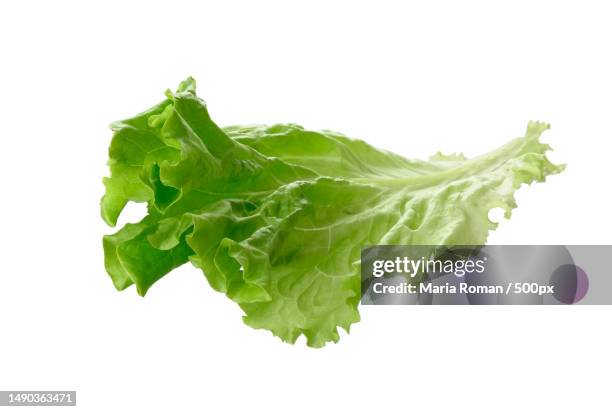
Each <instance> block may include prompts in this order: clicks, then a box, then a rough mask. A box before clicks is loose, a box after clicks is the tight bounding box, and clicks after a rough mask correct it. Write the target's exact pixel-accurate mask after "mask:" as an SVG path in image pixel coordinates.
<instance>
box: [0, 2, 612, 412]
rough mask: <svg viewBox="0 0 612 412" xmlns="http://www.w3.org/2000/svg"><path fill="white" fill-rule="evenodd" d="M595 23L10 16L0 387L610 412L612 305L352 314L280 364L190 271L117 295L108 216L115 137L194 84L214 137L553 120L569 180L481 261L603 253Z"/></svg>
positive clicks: (461, 143) (358, 8)
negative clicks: (277, 128)
mask: <svg viewBox="0 0 612 412" xmlns="http://www.w3.org/2000/svg"><path fill="white" fill-rule="evenodd" d="M607 4H609V2H605V1H601V2H595V1H580V2H578V1H576V2H564V1H550V2H542V1H533V0H532V1H512V2H504V4H503V5H502V3H501V2H491V1H481V2H478V1H460V2H456V1H426V2H425V1H423V2H386V1H375V2H369V3H358V2H331V1H326V2H320V3H319V2H315V1H308V2H302V3H301V5H296V4H290V2H286V1H285V2H280V1H279V2H269V1H265V2H261V1H257V2H248V1H244V2H235V1H223V2H215V3H214V4H213V3H208V2H201V1H200V2H192V3H186V2H180V1H164V2H159V3H156V2H143V3H141V4H137V3H129V2H126V1H121V2H113V1H104V2H98V3H90V2H72V3H71V2H64V1H48V2H46V1H39V2H30V1H20V2H16V1H15V2H10V1H7V2H3V3H2V5H1V6H0V47H1V49H0V53H1V56H0V61H1V63H0V73H1V76H0V92H1V97H0V119H1V124H0V134H1V139H2V146H1V147H2V149H1V151H0V153H1V161H0V176H1V180H0V182H1V183H0V184H1V186H0V193H1V194H0V196H1V198H0V216H1V218H2V226H1V229H0V230H1V231H0V234H1V235H0V243H1V247H0V251H1V252H0V253H1V257H2V261H1V262H0V389H5V390H8V389H22V390H23V389H31V390H35V389H39V390H44V389H66V390H68V389H75V390H77V391H78V404H79V405H78V407H77V409H78V410H83V411H109V410H125V411H128V410H129V411H156V410H177V411H195V410H210V411H218V410H248V411H258V410H266V411H272V410H296V411H317V410H321V411H325V410H362V409H363V410H379V409H378V408H380V410H477V411H478V410H482V411H484V410H501V411H515V410H610V407H611V401H610V395H609V393H610V391H609V384H610V371H611V368H612V360H611V357H612V356H611V349H610V348H611V347H612V345H611V344H612V337H611V334H610V316H611V315H612V308H610V307H364V308H362V309H361V314H362V318H363V319H362V321H361V322H360V323H358V324H356V325H354V328H353V330H352V333H351V334H350V335H348V336H343V337H342V339H341V341H340V343H339V344H336V345H334V344H331V345H328V346H327V347H325V348H324V349H321V350H313V349H309V348H307V347H306V346H305V345H304V342H303V341H299V342H298V343H297V344H296V345H295V346H291V345H287V344H284V343H282V342H280V341H279V340H278V339H276V338H273V337H272V336H271V335H270V334H269V333H268V332H265V331H255V330H252V329H250V328H248V327H247V326H245V325H243V324H242V322H241V319H240V315H241V313H240V310H239V308H238V307H237V306H236V305H235V304H234V303H232V302H231V301H230V300H229V299H227V298H226V297H225V296H223V295H221V294H218V293H215V292H214V291H212V289H211V288H210V287H209V286H208V285H207V283H206V281H205V279H204V277H203V276H202V274H201V272H199V271H198V270H196V269H195V268H193V267H190V266H188V265H185V266H184V267H182V268H180V269H179V270H176V271H175V272H173V273H172V274H171V275H168V276H167V277H166V278H164V279H162V280H161V281H160V282H159V283H158V284H157V285H155V286H154V287H153V288H152V289H151V291H150V292H149V294H148V295H147V297H146V298H144V299H143V298H140V297H138V296H137V295H136V293H135V291H134V290H133V289H130V290H126V291H124V292H122V293H119V292H116V291H115V290H114V289H113V286H112V284H111V282H110V280H109V279H108V278H107V275H106V274H105V272H104V269H103V261H102V245H101V236H102V234H103V233H111V232H112V229H110V228H107V227H106V226H105V225H104V224H103V223H102V221H101V219H100V217H99V211H98V201H99V198H100V197H101V195H102V193H103V186H102V183H101V179H102V177H103V176H104V175H106V174H107V169H106V166H105V162H106V155H107V147H108V144H109V141H110V138H111V133H110V131H109V129H108V127H107V126H108V124H109V123H110V122H111V121H114V120H118V119H120V118H124V117H127V116H130V115H133V114H135V113H136V112H139V111H141V110H143V109H145V108H147V107H148V106H149V105H152V104H154V103H157V102H158V101H159V100H161V99H162V98H163V95H162V92H163V90H164V89H165V88H167V87H170V88H174V87H175V86H176V85H177V84H178V82H179V81H180V80H182V79H183V78H184V77H186V76H188V75H193V76H194V77H196V79H197V80H198V86H199V92H200V95H201V96H203V97H204V98H205V99H206V100H207V102H208V104H209V108H210V111H211V113H212V115H213V117H214V119H216V120H217V122H218V123H219V124H220V125H229V124H234V123H274V122H295V123H300V124H302V125H303V126H305V127H308V128H314V129H319V128H327V129H335V130H338V131H341V132H344V133H346V134H347V135H349V136H353V137H360V138H363V139H365V140H367V141H368V142H370V143H372V144H374V145H375V146H378V147H381V148H386V149H390V150H393V151H396V152H399V153H402V154H404V155H406V156H409V157H427V156H428V155H430V154H431V153H433V152H435V151H437V150H443V151H445V152H454V151H464V152H465V153H466V154H467V155H475V154H478V153H481V152H484V151H487V150H490V149H493V148H495V147H497V146H498V145H501V144H503V143H504V142H506V141H507V140H509V139H510V138H513V137H516V136H520V135H522V133H523V131H524V128H525V126H526V123H527V121H528V120H530V119H533V120H538V119H539V120H544V121H547V122H550V123H551V124H552V130H550V131H548V132H546V134H545V139H544V140H545V141H547V142H549V143H550V144H551V145H553V146H554V147H555V148H556V151H555V152H554V153H552V154H551V158H552V159H553V160H555V161H557V162H566V163H567V164H568V168H567V170H566V172H564V173H563V174H562V175H559V176H553V177H551V178H550V179H549V181H548V182H547V183H546V184H539V185H535V186H532V187H529V188H523V189H522V190H521V191H520V192H519V193H518V195H517V201H518V205H519V207H518V209H516V210H515V213H514V216H513V218H512V219H511V221H507V222H506V221H504V222H502V224H501V225H500V227H499V229H498V231H496V232H495V233H494V234H492V235H491V237H490V242H491V243H534V244H538V243H555V244H590V243H595V244H598V243H604V244H606V243H607V244H609V243H611V235H610V234H611V233H612V225H611V223H610V184H609V179H610V175H611V173H610V166H609V165H610V163H609V162H610V159H611V157H610V149H611V143H610V140H611V138H612V124H611V122H610V115H611V113H612V112H611V108H612V107H611V106H612V97H611V96H612V80H611V79H612V60H611V56H612V55H611V54H610V42H611V40H612V24H610V22H611V21H612V12H611V10H610V8H609V6H608V5H607ZM142 210H143V209H142V208H140V207H131V208H129V210H128V213H127V215H128V219H132V220H134V219H137V217H138V216H139V214H140V213H141V212H142ZM125 221H126V219H123V222H125ZM518 408H521V409H518Z"/></svg>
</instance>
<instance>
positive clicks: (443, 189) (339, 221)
mask: <svg viewBox="0 0 612 412" xmlns="http://www.w3.org/2000/svg"><path fill="white" fill-rule="evenodd" d="M166 97H167V98H166V99H165V100H164V101H162V102H161V103H159V104H158V105H156V106H154V107H153V108H151V109H149V110H147V111H145V112H143V113H141V114H139V115H137V116H135V117H133V118H130V119H127V120H123V121H120V122H116V123H114V124H113V125H112V130H113V131H114V135H113V139H112V142H111V146H110V150H109V165H110V169H111V175H110V177H108V178H105V179H104V184H105V186H106V193H105V195H104V197H103V198H102V201H101V210H102V217H103V219H104V220H105V221H106V222H107V223H108V224H109V225H111V226H114V225H115V224H116V222H117V218H118V216H119V215H120V213H121V211H122V209H123V208H124V207H125V205H126V204H127V202H129V201H134V202H147V205H148V213H147V216H145V217H144V218H143V219H142V220H141V221H140V222H138V223H136V224H126V225H125V226H124V227H122V228H121V229H120V230H119V231H118V232H116V233H115V234H113V235H108V236H104V239H103V246H104V256H105V266H106V270H107V272H108V274H109V275H110V277H111V279H112V280H113V283H114V284H115V286H116V288H117V289H119V290H123V289H125V288H127V287H129V286H130V285H132V284H134V285H135V286H136V289H137V291H138V293H139V294H141V295H144V294H145V293H146V292H147V290H148V289H149V288H150V287H151V286H152V285H153V284H154V283H155V282H156V281H157V280H159V279H160V278H161V277H163V276H164V275H166V274H167V273H169V272H170V271H172V270H173V269H174V268H176V267H178V266H180V265H182V264H184V263H186V262H188V261H190V262H191V263H192V264H193V265H195V266H196V267H198V268H201V269H202V271H203V272H204V275H205V276H206V278H207V280H208V282H209V283H210V285H211V286H212V287H213V288H214V289H215V290H217V291H219V292H223V293H225V294H226V295H227V296H228V297H229V298H230V299H232V300H234V301H235V302H236V303H237V304H239V305H240V307H241V308H242V310H243V311H244V313H245V316H244V322H245V323H246V324H247V325H249V326H252V327H254V328H258V329H259V328H263V329H267V330H270V331H271V332H272V333H273V334H274V335H276V336H278V337H280V338H281V339H282V340H284V341H286V342H291V343H293V342H295V341H296V339H297V338H298V337H299V336H300V335H304V336H305V337H306V339H307V344H308V345H309V346H312V347H321V346H323V345H325V343H326V342H330V341H333V342H337V341H338V339H339V335H338V327H341V328H343V329H345V330H346V331H349V328H350V325H351V324H352V323H354V322H357V321H358V320H359V312H358V310H357V307H358V304H359V299H360V275H359V257H360V251H361V248H362V247H363V246H366V245H375V244H448V245H452V244H484V243H485V242H486V239H487V235H488V233H489V231H490V230H493V229H495V227H496V224H495V223H493V222H491V221H490V220H489V218H488V213H489V211H490V210H491V209H492V208H497V207H500V208H503V209H504V210H505V213H506V216H507V217H510V214H511V211H512V209H513V208H514V207H516V203H515V201H514V192H515V191H516V190H517V189H518V188H519V187H520V186H521V185H522V184H523V183H531V182H541V181H544V180H545V178H546V176H547V175H550V174H555V173H559V172H561V171H562V170H563V168H564V166H563V165H554V164H552V163H551V162H550V161H549V160H548V159H547V158H546V156H545V152H546V151H547V150H549V149H550V147H549V146H548V145H546V144H543V143H541V142H540V141H539V137H540V135H541V134H542V132H543V131H545V130H546V129H548V127H549V126H548V125H546V124H544V123H539V122H531V123H529V125H528V126H527V131H526V133H525V136H524V137H520V138H517V139H514V140H512V141H510V142H509V143H507V144H506V145H504V146H502V147H500V148H498V149H497V150H494V151H492V152H489V153H486V154H484V155H481V156H478V157H475V158H473V159H467V158H465V157H464V156H462V155H451V156H445V155H443V154H441V153H437V154H435V155H434V156H432V157H431V158H430V159H429V160H428V161H421V160H409V159H405V158H403V157H401V156H398V155H396V154H393V153H390V152H386V151H382V150H378V149H375V148H374V147H372V146H370V145H368V144H367V143H365V142H363V141H360V140H354V139H349V138H347V137H345V136H343V135H341V134H339V133H334V132H329V131H322V132H313V131H308V130H304V129H303V128H302V127H300V126H297V125H294V124H278V125H273V126H260V125H255V126H231V127H226V128H220V127H218V126H217V125H216V124H215V123H214V122H213V121H212V119H211V118H210V116H209V113H208V110H207V107H206V104H205V103H204V102H203V101H202V100H200V99H199V98H198V97H197V96H196V94H195V81H194V80H193V79H191V78H189V79H187V80H185V81H184V82H182V83H181V85H180V86H179V88H178V90H177V92H175V93H171V92H170V91H167V92H166Z"/></svg>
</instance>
